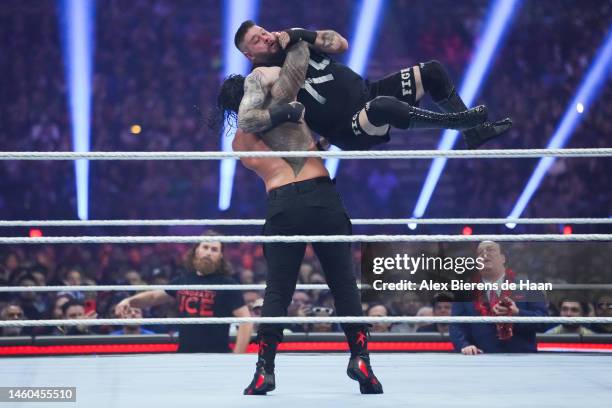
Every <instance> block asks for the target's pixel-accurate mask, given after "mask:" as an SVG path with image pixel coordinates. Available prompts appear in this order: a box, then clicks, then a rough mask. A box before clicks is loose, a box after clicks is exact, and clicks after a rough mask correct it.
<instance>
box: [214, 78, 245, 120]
mask: <svg viewBox="0 0 612 408" xmlns="http://www.w3.org/2000/svg"><path fill="white" fill-rule="evenodd" d="M244 79H245V77H244V76H243V75H236V74H232V75H229V76H228V77H227V78H225V79H224V80H223V84H221V89H220V90H219V95H218V96H217V114H216V117H217V121H216V123H215V124H216V126H217V127H221V126H219V125H223V123H224V122H225V123H226V124H227V125H228V127H229V126H232V124H233V123H236V121H237V119H238V108H240V101H242V97H243V96H244Z"/></svg>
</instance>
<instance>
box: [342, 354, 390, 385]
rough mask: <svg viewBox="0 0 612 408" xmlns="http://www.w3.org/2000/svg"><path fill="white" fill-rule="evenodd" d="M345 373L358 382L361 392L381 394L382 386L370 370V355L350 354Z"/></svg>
mask: <svg viewBox="0 0 612 408" xmlns="http://www.w3.org/2000/svg"><path fill="white" fill-rule="evenodd" d="M346 374H347V375H348V376H349V377H350V378H351V379H353V380H355V381H358V382H359V391H360V392H361V393H362V394H382V393H383V387H382V384H381V383H380V381H378V378H376V376H375V375H374V371H372V366H371V365H370V356H369V355H367V354H363V355H356V356H352V357H351V359H350V360H349V363H348V367H347V368H346Z"/></svg>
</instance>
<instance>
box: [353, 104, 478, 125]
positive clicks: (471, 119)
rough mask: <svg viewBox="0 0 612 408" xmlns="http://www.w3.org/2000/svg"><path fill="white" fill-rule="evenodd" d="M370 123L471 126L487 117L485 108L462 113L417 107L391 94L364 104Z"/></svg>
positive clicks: (467, 110) (466, 110) (476, 108)
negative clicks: (441, 111)
mask: <svg viewBox="0 0 612 408" xmlns="http://www.w3.org/2000/svg"><path fill="white" fill-rule="evenodd" d="M365 109H366V113H367V115H368V120H369V122H370V123H371V124H372V125H374V126H383V125H387V124H389V125H391V126H393V127H396V128H399V129H456V130H465V129H471V128H473V127H476V126H478V125H481V124H483V123H484V122H485V121H486V120H487V113H488V111H487V107H486V106H484V105H480V106H476V107H475V108H472V109H465V110H464V111H462V112H454V113H439V112H432V111H429V110H426V109H421V108H417V107H415V106H412V105H410V104H408V103H406V102H402V101H400V100H399V99H397V98H394V97H392V96H377V97H376V98H374V99H372V100H371V101H370V102H368V103H366V106H365Z"/></svg>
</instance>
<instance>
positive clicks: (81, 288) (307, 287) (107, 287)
mask: <svg viewBox="0 0 612 408" xmlns="http://www.w3.org/2000/svg"><path fill="white" fill-rule="evenodd" d="M610 286H611V287H612V285H610ZM357 287H358V288H359V289H367V288H369V286H368V285H361V284H357ZM181 289H187V290H265V289H266V285H265V284H239V285H95V286H94V285H89V286H85V285H81V286H5V287H0V293H2V292H108V291H140V290H181ZM295 289H296V290H329V286H327V285H324V284H320V283H317V284H315V283H309V284H298V285H296V287H295Z"/></svg>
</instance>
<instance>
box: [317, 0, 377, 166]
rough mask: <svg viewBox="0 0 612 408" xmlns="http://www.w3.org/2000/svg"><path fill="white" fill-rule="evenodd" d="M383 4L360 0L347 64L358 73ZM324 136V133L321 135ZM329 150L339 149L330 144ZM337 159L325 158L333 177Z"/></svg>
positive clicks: (366, 57)
mask: <svg viewBox="0 0 612 408" xmlns="http://www.w3.org/2000/svg"><path fill="white" fill-rule="evenodd" d="M384 6H385V0H362V1H361V5H360V10H359V17H358V18H357V21H356V24H355V29H354V30H353V37H352V39H351V42H350V51H349V56H348V61H347V65H348V66H349V67H350V68H351V69H352V70H353V71H355V72H357V73H358V74H359V75H364V74H365V71H366V70H367V68H368V67H367V62H368V57H369V56H370V52H371V51H372V43H373V40H374V37H375V34H376V31H377V28H378V27H379V26H380V23H381V21H380V18H381V11H382V10H383V8H384ZM322 136H325V135H322ZM330 150H334V151H337V150H340V149H339V148H338V147H336V146H332V147H331V149H330ZM339 164H340V160H339V159H327V160H326V161H325V167H327V171H329V175H330V176H331V177H332V178H334V177H336V173H337V172H338V166H339Z"/></svg>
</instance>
